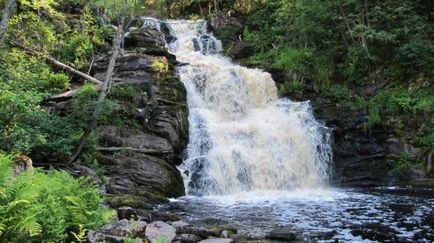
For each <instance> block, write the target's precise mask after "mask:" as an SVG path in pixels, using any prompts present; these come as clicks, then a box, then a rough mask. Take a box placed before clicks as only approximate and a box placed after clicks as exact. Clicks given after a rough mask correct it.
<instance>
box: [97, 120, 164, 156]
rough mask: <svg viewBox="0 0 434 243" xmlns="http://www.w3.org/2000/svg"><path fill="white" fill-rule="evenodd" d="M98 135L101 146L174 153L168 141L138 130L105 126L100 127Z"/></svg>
mask: <svg viewBox="0 0 434 243" xmlns="http://www.w3.org/2000/svg"><path fill="white" fill-rule="evenodd" d="M97 133H98V138H99V141H100V146H104V147H132V148H138V149H150V150H157V151H161V154H167V153H173V148H172V145H170V144H169V142H167V140H166V139H164V138H161V137H159V136H156V135H153V134H150V133H144V132H142V131H140V130H138V129H133V128H127V127H113V126H105V127H99V128H98V129H97ZM157 154H158V153H157Z"/></svg>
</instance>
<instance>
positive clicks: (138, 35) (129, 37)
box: [124, 27, 166, 49]
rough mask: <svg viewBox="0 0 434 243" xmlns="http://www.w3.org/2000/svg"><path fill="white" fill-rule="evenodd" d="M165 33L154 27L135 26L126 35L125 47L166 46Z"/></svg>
mask: <svg viewBox="0 0 434 243" xmlns="http://www.w3.org/2000/svg"><path fill="white" fill-rule="evenodd" d="M165 45H166V43H165V39H164V34H163V33H161V32H160V31H158V30H156V29H154V28H148V27H144V28H138V29H137V28H133V29H130V30H129V31H128V32H127V34H126V35H125V42H124V48H126V49H128V48H134V47H151V48H156V47H160V48H164V46H165Z"/></svg>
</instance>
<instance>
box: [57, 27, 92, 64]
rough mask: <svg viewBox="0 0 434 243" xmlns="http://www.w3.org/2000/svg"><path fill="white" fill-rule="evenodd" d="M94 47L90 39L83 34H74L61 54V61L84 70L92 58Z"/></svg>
mask: <svg viewBox="0 0 434 243" xmlns="http://www.w3.org/2000/svg"><path fill="white" fill-rule="evenodd" d="M92 52H93V45H92V41H91V40H90V38H89V37H88V36H86V35H84V34H81V33H75V34H73V35H72V36H71V37H70V38H69V39H68V40H67V42H66V43H65V45H64V46H63V49H62V50H61V52H60V57H61V60H62V61H64V62H66V63H68V64H72V65H74V66H75V67H76V68H83V67H85V66H86V65H87V63H88V62H89V59H90V57H91V56H92Z"/></svg>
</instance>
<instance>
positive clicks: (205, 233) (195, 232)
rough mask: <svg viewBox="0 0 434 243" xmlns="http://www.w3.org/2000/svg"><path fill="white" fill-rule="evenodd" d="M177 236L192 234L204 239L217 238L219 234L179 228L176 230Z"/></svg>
mask: <svg viewBox="0 0 434 243" xmlns="http://www.w3.org/2000/svg"><path fill="white" fill-rule="evenodd" d="M176 232H177V233H178V234H193V235H198V236H200V237H202V238H204V239H206V238H208V237H210V236H214V237H218V236H219V234H220V232H216V231H213V230H209V229H205V228H196V227H188V226H187V227H181V228H178V229H177V230H176Z"/></svg>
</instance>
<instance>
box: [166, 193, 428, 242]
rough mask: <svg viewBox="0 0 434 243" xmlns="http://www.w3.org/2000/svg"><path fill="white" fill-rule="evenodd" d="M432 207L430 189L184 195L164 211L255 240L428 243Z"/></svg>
mask: <svg viewBox="0 0 434 243" xmlns="http://www.w3.org/2000/svg"><path fill="white" fill-rule="evenodd" d="M433 208H434V190H433V189H415V188H394V187H382V188H372V189H329V190H327V191H324V190H310V191H302V190H300V191H295V192H291V193H289V192H278V191H276V192H252V193H241V194H238V195H231V196H206V197H195V196H186V197H182V198H178V199H175V200H173V201H172V202H171V203H170V205H169V208H168V209H167V210H169V211H171V212H174V213H176V214H178V215H179V216H180V217H181V219H183V220H185V221H187V222H190V223H192V224H194V225H197V226H203V225H209V222H210V221H211V222H212V224H217V225H226V224H229V225H232V226H234V227H235V228H238V229H239V233H241V234H246V235H249V236H252V237H257V238H264V237H266V236H267V235H268V234H269V233H270V232H271V231H273V230H276V229H277V230H282V229H283V232H284V233H285V232H293V233H295V234H296V235H297V237H298V239H300V240H301V241H305V242H317V241H323V242H361V241H365V242H432V241H434V229H433V227H434V211H433Z"/></svg>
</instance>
